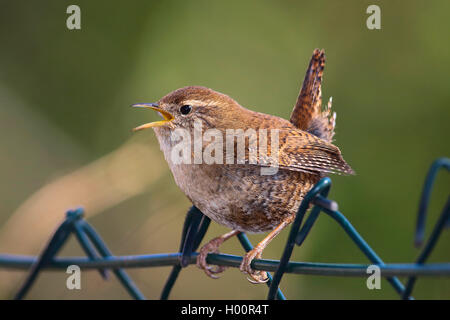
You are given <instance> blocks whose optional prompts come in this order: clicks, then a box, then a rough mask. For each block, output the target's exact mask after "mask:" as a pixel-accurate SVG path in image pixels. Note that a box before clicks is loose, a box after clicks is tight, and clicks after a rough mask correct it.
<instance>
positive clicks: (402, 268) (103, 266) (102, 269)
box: [0, 158, 450, 300]
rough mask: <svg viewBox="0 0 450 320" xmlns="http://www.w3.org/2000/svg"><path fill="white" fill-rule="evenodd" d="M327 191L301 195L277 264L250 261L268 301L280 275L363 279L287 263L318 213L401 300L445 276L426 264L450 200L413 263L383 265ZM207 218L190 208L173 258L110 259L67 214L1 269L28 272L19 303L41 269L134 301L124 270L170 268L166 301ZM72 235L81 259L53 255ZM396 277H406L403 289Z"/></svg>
mask: <svg viewBox="0 0 450 320" xmlns="http://www.w3.org/2000/svg"><path fill="white" fill-rule="evenodd" d="M441 169H446V170H447V171H448V170H450V159H448V158H440V159H437V160H436V161H435V162H434V163H433V164H432V166H431V167H430V170H429V172H428V174H427V177H426V179H425V184H424V187H423V190H422V196H421V199H420V203H419V211H418V215H417V226H416V232H415V238H414V243H415V245H416V246H421V245H422V244H423V243H424V242H425V241H424V238H425V223H426V216H427V210H428V205H429V202H430V197H431V193H432V189H433V185H434V182H435V180H436V176H437V174H438V172H439V171H440V170H441ZM330 188H331V180H330V178H327V177H326V178H323V179H321V180H320V181H319V182H318V183H317V184H316V185H315V186H314V187H313V188H312V189H311V190H310V191H309V192H308V193H307V195H306V196H305V198H304V199H303V201H302V203H301V204H300V207H299V209H298V212H297V215H296V218H295V220H294V222H293V223H292V226H291V229H290V232H289V236H288V239H287V241H286V245H285V247H284V251H283V254H282V256H281V259H280V260H265V259H255V260H254V261H253V262H252V268H253V269H255V270H264V271H267V272H274V275H273V276H272V275H270V274H269V273H268V275H269V281H268V282H267V286H268V287H269V292H268V296H267V298H268V299H269V300H273V299H279V300H284V299H286V298H285V296H284V294H283V293H282V292H281V290H280V288H279V285H280V282H281V280H282V277H283V275H284V274H285V273H294V274H307V275H322V276H343V277H348V276H359V277H367V268H368V266H369V265H367V264H337V263H311V262H294V261H290V258H291V255H292V252H293V250H294V247H295V246H301V245H302V243H303V242H304V240H305V239H306V237H307V236H308V234H309V232H310V230H311V229H312V227H313V226H314V223H315V222H316V220H317V218H318V216H319V214H320V213H321V212H323V213H325V214H326V215H328V216H330V217H331V218H332V219H333V220H334V221H336V222H337V224H338V225H339V226H340V227H341V228H342V229H344V231H345V232H346V234H347V235H348V236H349V237H350V238H351V239H352V241H353V242H354V243H355V245H356V246H357V247H358V248H359V249H360V250H361V252H363V253H364V255H365V256H366V257H367V258H368V260H369V261H370V262H371V263H372V264H374V265H377V266H378V267H379V268H380V271H381V276H383V277H386V279H387V280H388V281H389V283H390V284H391V286H392V287H393V288H394V290H395V291H396V292H397V293H398V294H399V296H400V297H401V298H402V299H413V297H412V291H413V289H414V285H415V283H416V282H417V279H418V277H419V276H447V277H449V276H450V263H430V264H425V262H426V260H427V259H428V257H429V256H430V254H431V252H432V251H433V249H434V247H435V246H436V244H437V241H438V239H439V236H440V234H441V233H442V231H443V229H444V228H448V227H449V226H450V196H449V197H448V198H447V202H446V204H445V206H444V208H443V210H442V213H441V215H440V217H439V219H438V221H437V222H436V224H435V226H434V228H433V230H432V232H431V235H430V237H429V238H428V240H427V241H426V242H425V246H424V247H423V249H422V251H421V252H420V254H419V256H418V258H417V260H416V262H415V263H403V264H385V263H384V262H383V261H382V260H381V258H380V257H379V256H378V255H377V254H376V252H375V251H374V250H373V249H372V248H371V247H370V246H369V245H368V243H367V242H366V241H365V240H364V239H363V238H362V237H361V235H360V234H359V233H358V232H357V230H356V229H355V228H354V227H353V226H352V224H351V223H350V222H349V221H348V219H347V218H346V217H345V216H344V215H343V214H342V213H341V212H339V210H338V205H337V203H336V202H334V201H333V200H330V199H328V198H327V196H328V192H329V190H330ZM311 205H312V209H311V210H310V213H309V215H308V217H307V218H306V220H305V222H304V223H303V224H302V222H303V220H304V218H305V215H306V213H307V211H308V208H309V207H310V206H311ZM209 224H210V219H209V218H208V217H207V216H205V215H203V213H202V212H201V211H200V210H199V209H198V208H196V207H195V206H193V207H191V208H190V209H189V211H188V213H187V215H186V219H185V222H184V226H183V231H182V235H181V241H180V247H179V251H178V252H177V253H168V254H153V255H136V256H114V255H113V254H112V252H111V251H110V250H109V249H108V247H107V246H106V244H105V243H104V241H103V240H102V238H101V237H100V235H99V234H98V233H97V232H96V231H95V229H94V228H93V227H92V226H91V225H90V224H88V223H87V222H86V221H85V220H84V219H83V209H82V208H78V209H75V210H70V211H68V212H67V213H66V218H65V220H64V221H63V222H62V223H61V225H60V226H59V227H58V229H57V230H56V231H55V233H54V234H53V235H52V237H51V238H50V240H49V241H48V243H47V245H46V246H45V248H44V249H43V251H42V252H41V254H40V255H39V256H38V257H34V256H23V255H8V254H0V267H3V268H10V269H28V270H29V273H28V276H27V278H26V280H25V281H24V283H23V285H22V286H21V288H20V290H19V291H18V292H17V294H16V296H15V299H23V298H24V297H25V296H26V294H27V293H28V292H29V290H30V289H31V287H32V285H33V284H34V282H35V280H36V279H37V277H38V275H39V274H40V272H42V271H43V270H44V269H55V268H56V269H63V268H67V267H68V266H70V265H77V266H79V267H80V268H82V269H97V270H98V272H99V273H100V275H101V276H102V277H103V278H104V279H108V272H109V271H110V270H111V271H112V273H114V275H115V276H116V277H117V278H118V280H119V281H120V283H121V284H122V285H123V287H124V288H125V290H126V291H127V292H128V293H129V294H130V296H131V297H132V298H134V299H139V300H141V299H145V297H144V295H143V294H142V293H141V292H140V290H139V289H138V287H137V286H136V284H135V283H134V282H133V280H132V279H131V278H130V276H129V275H128V274H127V273H126V271H125V270H124V269H125V268H137V267H139V268H142V267H160V266H172V271H171V273H170V275H169V278H168V279H167V282H166V284H165V286H164V288H163V290H162V293H161V299H168V297H169V295H170V292H171V291H172V288H173V287H174V285H175V283H176V280H177V279H178V277H179V275H180V273H181V271H182V270H183V268H185V267H187V266H188V265H190V264H195V262H196V258H197V255H198V254H197V253H196V252H195V251H196V250H197V248H198V247H199V245H200V243H201V241H202V240H203V237H204V235H205V233H206V231H207V230H208V227H209ZM71 234H74V235H75V237H76V239H77V240H78V242H79V243H80V246H81V248H82V249H83V250H84V252H85V253H86V257H64V258H60V257H57V256H56V255H57V254H58V252H59V251H60V249H61V248H62V246H63V245H64V244H65V243H66V241H67V239H68V238H69V236H70V235H71ZM238 239H239V241H240V243H241V245H242V247H243V249H244V250H245V251H247V252H248V251H250V250H251V249H252V248H253V246H252V244H251V242H250V241H249V239H248V237H247V236H246V234H245V233H240V234H239V235H238ZM207 262H208V263H209V264H214V265H219V266H225V267H237V268H238V267H239V266H240V264H241V262H242V257H240V256H236V255H228V254H214V253H211V254H209V255H208V257H207ZM397 276H407V277H408V279H407V282H406V285H403V283H402V282H401V281H400V280H399V279H398V278H397Z"/></svg>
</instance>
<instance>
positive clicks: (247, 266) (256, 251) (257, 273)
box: [240, 215, 295, 284]
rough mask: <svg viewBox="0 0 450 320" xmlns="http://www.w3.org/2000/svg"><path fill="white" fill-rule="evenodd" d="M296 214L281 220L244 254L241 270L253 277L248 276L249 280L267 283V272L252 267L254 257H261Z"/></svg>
mask: <svg viewBox="0 0 450 320" xmlns="http://www.w3.org/2000/svg"><path fill="white" fill-rule="evenodd" d="M294 218H295V216H294V215H292V216H289V217H288V218H286V219H284V220H283V222H281V223H280V224H279V225H278V226H277V227H276V228H275V229H273V230H272V231H271V232H270V233H269V234H268V235H267V237H265V238H264V239H263V240H262V241H261V242H260V243H258V244H257V245H256V246H255V247H254V248H253V249H252V250H250V251H249V252H247V254H246V255H245V256H244V259H243V260H242V263H241V266H240V270H241V271H242V272H245V273H247V274H248V275H249V276H250V277H251V278H252V279H250V278H248V281H250V282H251V283H255V284H257V283H265V282H267V280H269V278H268V277H267V272H265V271H261V270H253V269H252V267H251V263H252V261H253V259H261V255H262V252H263V250H264V249H265V248H266V247H267V245H268V244H269V242H270V241H272V239H273V238H275V237H276V236H277V235H278V234H279V233H280V232H281V230H283V229H284V228H285V227H286V226H287V225H289V224H290V223H291V222H292V221H293V220H294Z"/></svg>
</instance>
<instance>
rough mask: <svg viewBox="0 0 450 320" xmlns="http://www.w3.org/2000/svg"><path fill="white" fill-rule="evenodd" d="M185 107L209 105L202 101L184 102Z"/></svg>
mask: <svg viewBox="0 0 450 320" xmlns="http://www.w3.org/2000/svg"><path fill="white" fill-rule="evenodd" d="M183 104H184V105H192V106H204V105H207V103H206V104H205V101H201V100H186V101H183Z"/></svg>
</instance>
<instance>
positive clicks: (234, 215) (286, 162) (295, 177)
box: [133, 49, 353, 283]
mask: <svg viewBox="0 0 450 320" xmlns="http://www.w3.org/2000/svg"><path fill="white" fill-rule="evenodd" d="M324 64H325V55H324V51H323V50H318V49H316V50H314V53H313V56H312V58H311V61H310V64H309V67H308V69H307V72H306V76H305V79H304V81H303V86H302V88H301V90H300V94H299V96H298V99H297V102H296V104H295V106H294V109H293V111H292V114H291V118H290V121H287V120H285V119H282V118H279V117H276V116H272V115H268V114H263V113H258V112H255V111H251V110H248V109H246V108H244V107H242V106H241V105H239V103H237V102H236V101H235V100H233V99H232V98H230V97H229V96H227V95H225V94H222V93H219V92H216V91H214V90H211V89H208V88H205V87H199V86H189V87H184V88H181V89H177V90H175V91H173V92H171V93H169V94H168V95H166V96H164V97H163V98H161V99H160V100H159V101H157V102H156V103H141V104H135V105H133V106H135V107H143V108H150V109H153V110H155V111H157V112H159V114H160V115H161V116H162V117H163V120H161V121H157V122H152V123H147V124H144V125H142V126H139V127H137V128H135V130H142V129H146V128H153V130H154V132H155V134H156V137H157V139H158V141H159V144H160V147H161V150H162V151H163V153H164V157H165V159H166V161H167V163H168V165H169V168H170V170H171V171H172V174H173V177H174V179H175V182H176V184H177V185H178V187H179V188H180V189H181V190H182V191H183V192H184V194H185V195H186V196H187V197H188V198H189V200H190V201H191V202H192V203H193V204H194V205H195V206H196V207H197V208H198V209H200V210H201V211H202V212H203V213H204V214H205V215H207V216H208V217H209V218H211V219H212V220H213V221H215V222H217V223H219V224H221V225H224V226H226V227H229V228H231V229H232V231H230V232H228V233H226V234H224V235H222V236H220V237H217V238H214V239H213V240H211V241H210V242H208V243H207V244H205V245H204V246H203V247H202V248H201V249H200V252H199V255H198V258H197V266H198V267H199V268H201V269H203V270H204V271H205V273H206V274H207V275H208V276H210V277H213V278H217V274H219V273H220V272H222V271H224V269H225V268H224V267H218V266H216V267H212V266H210V265H208V264H207V263H206V256H207V255H208V254H209V253H212V252H214V253H217V252H219V250H218V249H219V246H220V245H221V244H222V243H223V242H224V241H226V240H227V239H229V238H231V237H233V236H235V235H237V234H239V233H240V232H249V233H261V232H269V234H268V235H267V237H266V238H264V239H263V240H262V241H261V242H260V243H259V244H258V245H256V246H255V248H254V249H253V250H251V251H249V252H248V253H247V254H246V255H245V256H244V259H243V261H242V264H241V267H240V269H241V271H242V272H244V273H247V274H248V275H249V276H250V277H251V278H252V279H249V280H250V281H251V282H254V283H262V282H266V281H267V274H266V272H264V271H257V270H253V269H252V268H251V262H252V260H253V259H255V258H256V259H260V258H261V255H262V251H263V250H264V248H265V247H266V246H267V245H268V243H269V242H270V241H271V240H272V239H273V238H274V237H276V236H277V235H278V234H279V233H280V232H281V230H283V229H284V228H285V227H286V226H287V225H289V224H290V223H291V222H292V221H293V219H294V217H295V214H296V212H297V209H298V207H299V205H300V202H301V201H302V199H303V197H304V196H305V194H306V193H307V192H308V191H309V190H310V189H311V188H312V187H313V186H314V184H315V183H317V182H318V181H319V180H320V179H321V178H322V177H324V176H326V175H327V174H330V173H337V174H353V170H352V169H351V168H350V166H349V165H348V164H347V163H346V162H345V161H344V159H343V158H342V155H341V152H340V150H339V148H338V147H336V146H334V145H333V144H332V143H331V142H332V138H333V135H334V128H335V120H336V114H335V113H332V112H331V99H330V101H329V103H328V105H327V106H326V107H322V95H321V84H322V74H323V68H324ZM196 123H201V124H202V129H201V130H202V133H205V132H206V131H207V130H210V129H215V132H216V133H217V132H218V133H222V134H223V136H224V137H225V136H227V132H228V130H231V129H232V130H235V132H236V130H239V129H242V131H245V132H248V131H247V130H248V129H253V130H254V132H261V131H263V132H266V131H267V132H271V131H273V132H276V133H277V135H276V138H277V141H276V143H277V150H276V153H274V152H273V151H270V150H271V148H270V146H273V145H274V143H275V141H274V140H273V137H272V136H271V139H270V141H269V139H268V138H267V139H266V141H265V143H266V144H267V146H268V148H267V149H270V150H269V151H268V152H267V153H265V154H264V155H266V156H262V154H261V153H259V154H258V153H255V152H254V151H255V150H254V148H252V146H253V142H255V141H256V142H259V143H260V142H262V140H261V137H259V138H256V140H255V139H253V140H255V141H253V142H252V141H251V140H252V139H251V138H250V136H245V137H244V140H245V143H244V144H243V146H244V152H243V153H241V154H240V155H241V158H240V159H239V158H238V154H239V152H238V151H237V149H238V139H236V140H235V141H234V142H233V141H232V143H233V145H231V148H230V149H231V150H232V151H234V152H232V156H231V157H232V160H235V161H234V162H233V161H229V160H230V159H229V157H228V154H227V156H226V157H228V158H227V159H225V158H226V157H224V158H222V160H223V161H222V162H220V161H216V162H214V163H210V161H209V162H208V163H206V162H201V161H200V162H199V161H195V159H193V158H194V157H195V156H194V152H193V151H192V148H188V149H186V150H184V152H185V154H184V156H185V157H184V158H183V159H185V160H187V161H184V162H183V161H175V160H174V151H175V149H174V148H175V147H176V146H179V145H177V140H176V139H174V137H173V134H174V132H176V131H177V129H178V130H179V129H183V130H184V132H186V133H187V135H189V136H190V137H188V138H190V139H188V140H190V141H193V140H194V139H195V137H194V136H195V130H196V127H195V124H196ZM265 130H266V131H265ZM267 136H269V134H268V135H267ZM193 137H194V138H193ZM209 140H210V141H209V143H205V141H201V146H200V148H201V149H202V151H204V150H205V149H206V148H208V146H210V144H212V143H213V142H212V141H211V140H213V139H209ZM215 140H216V141H215V142H218V141H217V140H222V139H218V138H216V139H215ZM223 141H224V139H223ZM219 142H221V141H219ZM228 143H229V142H228V140H227V144H228ZM216 146H217V145H215V147H216ZM228 147H229V146H228ZM224 148H225V147H224ZM194 149H195V147H194ZM214 150H215V153H216V152H217V151H218V149H214ZM227 150H228V149H227ZM176 153H177V152H175V154H176ZM186 155H187V157H186ZM217 155H218V154H215V156H217ZM268 157H273V158H274V159H275V160H276V161H274V162H270V161H268V160H267V159H268ZM218 158H221V156H220V157H218ZM216 159H217V157H216ZM273 163H275V164H276V170H274V171H273V172H274V173H273V174H268V175H267V174H261V170H260V169H261V168H262V167H270V166H273Z"/></svg>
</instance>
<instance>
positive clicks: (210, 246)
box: [197, 238, 226, 279]
mask: <svg viewBox="0 0 450 320" xmlns="http://www.w3.org/2000/svg"><path fill="white" fill-rule="evenodd" d="M222 242H223V241H220V239H219V238H216V239H213V240H211V241H210V242H208V243H207V244H205V245H204V246H203V247H202V248H201V249H200V252H199V255H198V256H197V267H198V268H200V269H202V270H203V271H204V272H205V273H206V275H207V276H208V277H210V278H213V279H218V278H219V277H218V276H217V274H220V273H222V272H224V271H225V269H226V267H224V266H214V267H213V266H211V265H209V264H208V263H207V262H206V257H207V256H208V254H209V253H219V246H220V245H221V244H222Z"/></svg>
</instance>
